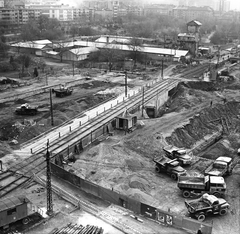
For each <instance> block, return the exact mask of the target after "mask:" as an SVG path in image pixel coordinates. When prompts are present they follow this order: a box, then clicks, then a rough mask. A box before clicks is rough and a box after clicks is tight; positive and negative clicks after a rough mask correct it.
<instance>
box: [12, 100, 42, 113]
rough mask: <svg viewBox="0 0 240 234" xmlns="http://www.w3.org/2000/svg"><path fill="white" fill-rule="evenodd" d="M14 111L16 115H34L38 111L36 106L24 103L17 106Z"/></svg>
mask: <svg viewBox="0 0 240 234" xmlns="http://www.w3.org/2000/svg"><path fill="white" fill-rule="evenodd" d="M15 113H16V114H17V115H36V114H37V113H38V108H37V107H35V106H31V105H29V104H28V103H25V104H22V105H21V106H19V107H17V108H16V110H15Z"/></svg>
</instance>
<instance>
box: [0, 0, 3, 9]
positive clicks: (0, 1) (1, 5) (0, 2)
mask: <svg viewBox="0 0 240 234" xmlns="http://www.w3.org/2000/svg"><path fill="white" fill-rule="evenodd" d="M2 7H4V1H3V0H0V8H2Z"/></svg>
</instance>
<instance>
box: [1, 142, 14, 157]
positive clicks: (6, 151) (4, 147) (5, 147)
mask: <svg viewBox="0 0 240 234" xmlns="http://www.w3.org/2000/svg"><path fill="white" fill-rule="evenodd" d="M11 152H12V149H11V147H10V146H9V145H8V144H7V143H6V142H3V141H0V158H2V157H4V156H5V155H6V154H9V153H11Z"/></svg>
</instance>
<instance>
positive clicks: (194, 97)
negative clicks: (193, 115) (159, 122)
mask: <svg viewBox="0 0 240 234" xmlns="http://www.w3.org/2000/svg"><path fill="white" fill-rule="evenodd" d="M195 83H196V84H195ZM207 84H208V82H202V85H201V84H198V82H187V83H180V84H178V86H177V87H176V88H175V89H174V90H173V91H172V92H171V93H170V98H169V100H168V101H167V102H166V104H165V105H164V106H163V107H162V108H161V110H160V111H159V115H158V116H163V115H164V114H166V113H171V112H179V111H181V110H183V109H190V108H192V107H195V106H197V105H201V104H202V103H203V102H205V101H206V100H209V103H210V100H211V99H212V93H211V92H209V93H208V92H206V91H204V89H206V90H208V89H209V91H214V87H212V85H209V87H208V86H207Z"/></svg>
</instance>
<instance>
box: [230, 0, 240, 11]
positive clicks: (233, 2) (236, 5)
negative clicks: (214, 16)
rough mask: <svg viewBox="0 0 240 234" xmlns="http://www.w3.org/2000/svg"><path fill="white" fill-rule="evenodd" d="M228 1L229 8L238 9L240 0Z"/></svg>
mask: <svg viewBox="0 0 240 234" xmlns="http://www.w3.org/2000/svg"><path fill="white" fill-rule="evenodd" d="M230 2H231V6H230V8H231V9H233V10H234V9H237V10H240V0H230Z"/></svg>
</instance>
